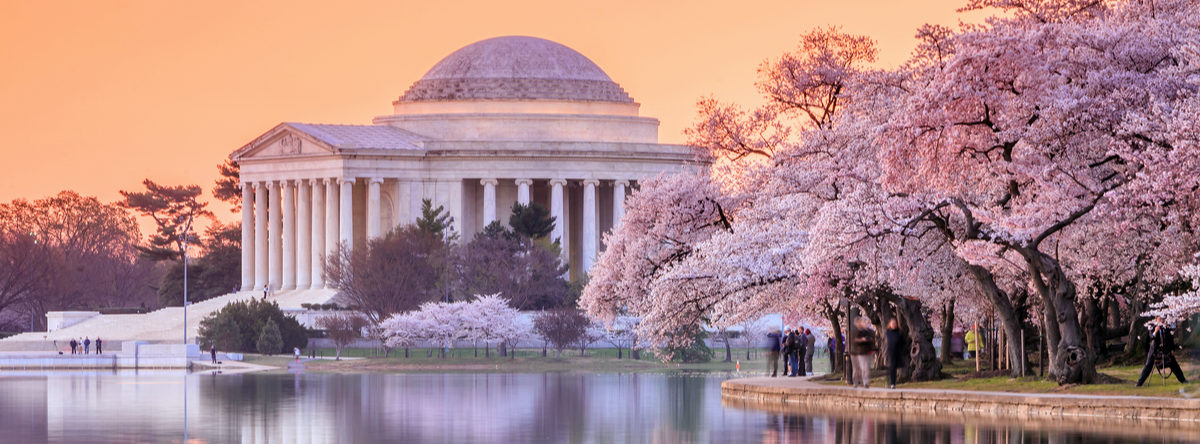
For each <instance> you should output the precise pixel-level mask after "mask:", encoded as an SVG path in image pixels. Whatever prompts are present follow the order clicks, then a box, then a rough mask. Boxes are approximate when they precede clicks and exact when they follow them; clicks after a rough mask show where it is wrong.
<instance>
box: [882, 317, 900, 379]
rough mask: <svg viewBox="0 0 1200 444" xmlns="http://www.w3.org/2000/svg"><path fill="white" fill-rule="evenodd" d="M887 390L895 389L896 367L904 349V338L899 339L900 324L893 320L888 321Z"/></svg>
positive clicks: (885, 333) (885, 332)
mask: <svg viewBox="0 0 1200 444" xmlns="http://www.w3.org/2000/svg"><path fill="white" fill-rule="evenodd" d="M884 336H887V362H888V388H893V389H894V388H896V367H898V366H899V365H900V352H901V350H903V349H904V338H901V337H900V323H899V322H896V319H895V318H892V319H891V320H889V321H888V324H887V331H884Z"/></svg>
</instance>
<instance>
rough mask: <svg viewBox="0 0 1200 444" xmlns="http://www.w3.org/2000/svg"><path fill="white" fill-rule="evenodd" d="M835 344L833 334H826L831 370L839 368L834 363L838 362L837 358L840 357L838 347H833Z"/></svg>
mask: <svg viewBox="0 0 1200 444" xmlns="http://www.w3.org/2000/svg"><path fill="white" fill-rule="evenodd" d="M833 345H834V344H833V336H826V339H825V352H826V353H829V371H831V372H832V371H833V369H835V368H837V365H834V364H836V363H837V359H838V358H839V357H840V356H837V349H835V348H833Z"/></svg>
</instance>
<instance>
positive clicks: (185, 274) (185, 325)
mask: <svg viewBox="0 0 1200 444" xmlns="http://www.w3.org/2000/svg"><path fill="white" fill-rule="evenodd" d="M179 218H180V219H183V216H179ZM191 231H192V216H191V215H190V214H189V215H188V217H187V223H186V224H184V226H183V232H182V233H180V234H179V237H180V240H181V241H183V345H184V347H183V355H184V356H185V357H186V356H187V341H188V339H187V329H188V323H187V305H188V299H187V277H188V237H189V236H188V233H189V232H191Z"/></svg>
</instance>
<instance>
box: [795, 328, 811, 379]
mask: <svg viewBox="0 0 1200 444" xmlns="http://www.w3.org/2000/svg"><path fill="white" fill-rule="evenodd" d="M795 334H796V346H795V347H794V349H793V350H792V376H804V375H805V373H804V354H805V352H806V350H807V349H808V337H807V336H804V330H801V329H799V328H797V329H796V333H795Z"/></svg>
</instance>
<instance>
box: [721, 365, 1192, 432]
mask: <svg viewBox="0 0 1200 444" xmlns="http://www.w3.org/2000/svg"><path fill="white" fill-rule="evenodd" d="M721 402H722V403H723V404H725V405H727V406H731V407H738V408H745V409H751V410H765V411H771V412H778V413H784V414H797V415H832V416H848V417H862V416H863V415H864V414H868V415H869V416H871V417H874V418H880V419H889V420H895V421H916V422H925V423H964V422H972V423H977V424H978V423H993V424H996V425H998V426H1005V427H1007V426H1012V425H1014V424H1019V425H1020V426H1021V427H1023V428H1045V429H1054V428H1059V429H1065V430H1103V431H1105V432H1106V433H1114V434H1122V433H1128V432H1129V431H1136V432H1137V433H1140V434H1142V436H1156V437H1162V438H1166V439H1180V438H1181V437H1189V438H1192V439H1194V438H1195V437H1196V436H1200V399H1186V398H1165V397H1150V396H1101V395H1080V394H1061V393H1007V392H983V391H970V390H941V389H916V388H897V389H886V388H870V389H863V388H854V387H850V386H846V385H841V384H838V385H826V384H820V383H817V382H813V381H810V380H809V378H771V377H752V378H743V379H730V380H727V381H724V382H722V383H721Z"/></svg>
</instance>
